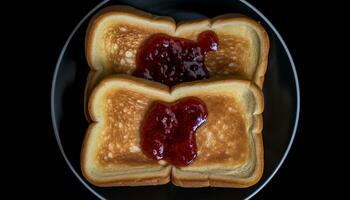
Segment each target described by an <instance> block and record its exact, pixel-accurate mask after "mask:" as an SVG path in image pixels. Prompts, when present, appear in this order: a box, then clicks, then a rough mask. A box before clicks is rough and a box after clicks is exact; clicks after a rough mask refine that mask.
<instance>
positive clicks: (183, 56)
mask: <svg viewBox="0 0 350 200" xmlns="http://www.w3.org/2000/svg"><path fill="white" fill-rule="evenodd" d="M218 43H219V39H218V37H217V35H216V34H215V33H214V32H213V31H205V32H202V33H201V34H200V35H199V36H198V39H197V42H195V41H192V40H188V39H183V38H176V37H171V36H169V35H166V34H155V35H152V36H151V37H150V38H149V39H148V40H146V42H145V43H144V45H143V47H142V48H141V49H140V50H139V52H138V53H137V59H136V66H137V68H136V70H135V71H134V72H133V75H134V76H137V77H141V78H145V79H148V80H153V81H157V82H160V83H164V84H166V85H168V86H170V87H171V86H173V85H176V84H178V83H182V82H189V81H195V80H201V79H204V78H209V73H208V70H207V68H206V67H205V65H204V55H205V53H206V52H208V51H216V50H217V49H218Z"/></svg>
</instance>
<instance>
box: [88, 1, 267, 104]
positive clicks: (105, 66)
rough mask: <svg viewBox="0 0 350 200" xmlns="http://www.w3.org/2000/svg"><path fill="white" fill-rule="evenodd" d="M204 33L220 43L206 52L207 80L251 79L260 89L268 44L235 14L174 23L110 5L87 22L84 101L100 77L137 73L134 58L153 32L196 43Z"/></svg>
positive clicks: (247, 20) (255, 26)
mask: <svg viewBox="0 0 350 200" xmlns="http://www.w3.org/2000/svg"><path fill="white" fill-rule="evenodd" d="M206 30H212V31H214V32H215V33H216V34H217V36H218V38H219V50H218V51H216V52H208V53H207V54H206V57H205V66H206V67H207V69H208V71H209V75H210V77H222V76H229V75H235V76H239V77H240V78H241V79H246V80H251V81H253V82H254V83H256V84H257V85H258V86H259V87H260V88H261V87H262V85H263V80H264V74H265V71H266V67H267V59H268V51H269V39H268V35H267V33H266V31H265V30H264V28H263V27H262V26H261V25H260V24H259V23H257V22H256V21H254V20H252V19H250V18H248V17H245V16H242V15H237V14H226V15H222V16H218V17H215V18H213V19H200V20H190V21H184V22H181V23H179V24H176V22H175V21H174V19H172V18H170V17H163V16H156V15H151V14H150V13H146V12H143V11H141V10H138V9H135V8H132V7H129V6H121V5H118V6H111V7H108V8H106V9H104V10H102V11H100V12H99V13H98V14H96V15H95V16H94V17H93V19H92V20H91V21H90V24H89V27H88V30H87V34H86V41H85V43H86V44H85V52H86V58H87V61H88V64H89V66H90V68H91V72H90V75H89V77H88V82H87V87H86V96H87V97H88V96H89V94H90V91H91V90H92V88H93V87H94V86H95V85H96V84H97V83H98V82H99V81H100V80H102V79H103V78H104V77H106V76H108V75H111V74H131V73H132V72H133V71H134V70H135V68H136V55H137V51H138V49H139V48H140V47H141V46H142V45H143V42H144V41H145V40H146V39H147V38H148V37H150V36H151V35H152V34H155V33H165V34H168V35H170V36H174V37H181V38H186V39H191V40H197V36H198V35H199V34H200V33H201V32H203V31H206Z"/></svg>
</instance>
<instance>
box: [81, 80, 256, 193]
mask: <svg viewBox="0 0 350 200" xmlns="http://www.w3.org/2000/svg"><path fill="white" fill-rule="evenodd" d="M188 96H192V97H196V98H199V99H201V100H202V101H203V102H204V103H205V105H206V107H207V109H208V118H207V121H206V122H205V123H204V124H203V125H202V126H201V127H199V128H198V130H197V131H196V138H197V139H196V143H197V147H198V151H197V158H196V159H195V160H194V161H193V163H191V164H190V165H188V166H186V167H176V166H172V165H171V164H169V163H167V162H166V161H164V160H160V161H156V160H153V159H150V158H148V157H146V156H145V155H144V154H143V152H142V149H141V147H140V126H141V124H142V121H143V119H144V117H145V115H146V113H147V111H148V110H149V107H150V105H151V104H152V102H154V101H164V102H174V101H177V100H179V99H182V98H185V97H188ZM88 105H89V106H88V110H89V114H90V116H91V119H92V121H93V122H92V123H91V124H90V126H89V128H88V130H87V134H86V137H85V140H84V143H83V148H82V153H81V167H82V171H83V175H84V176H85V177H86V178H87V180H89V181H90V182H91V183H92V184H94V185H97V186H135V185H158V184H165V183H167V182H169V181H170V180H171V181H172V182H173V183H174V184H175V185H178V186H182V187H204V186H214V187H248V186H251V185H253V184H255V183H256V182H257V181H258V180H259V179H260V177H261V175H262V172H263V144H262V135H261V131H262V112H263V96H262V92H261V90H260V89H259V88H258V87H257V86H256V85H255V84H254V83H252V82H251V81H246V80H237V79H232V78H221V79H208V80H202V81H194V82H187V83H181V84H178V85H176V86H174V87H172V88H171V89H169V87H167V86H166V85H163V84H160V83H157V82H153V81H149V80H144V79H141V78H135V77H132V76H129V75H114V76H111V77H108V78H106V79H104V80H103V81H101V82H100V83H99V84H98V85H97V86H96V87H95V88H94V90H93V92H92V94H91V97H90V99H89V104H88Z"/></svg>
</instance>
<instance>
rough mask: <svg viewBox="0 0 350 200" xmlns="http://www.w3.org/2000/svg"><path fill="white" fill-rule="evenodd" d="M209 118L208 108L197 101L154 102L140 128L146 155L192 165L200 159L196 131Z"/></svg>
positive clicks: (142, 145)
mask: <svg viewBox="0 0 350 200" xmlns="http://www.w3.org/2000/svg"><path fill="white" fill-rule="evenodd" d="M207 117H208V111H207V108H206V106H205V104H204V102H203V101H202V100H200V99H198V98H194V97H187V98H184V99H180V100H178V101H176V102H175V103H173V104H167V103H164V102H160V101H157V102H155V103H154V104H153V105H152V106H151V108H150V110H149V112H148V114H147V116H146V118H145V120H144V121H143V124H142V125H141V129H140V132H141V148H142V151H143V153H144V154H145V155H146V156H147V157H149V158H152V159H155V160H162V159H164V160H166V161H168V162H169V163H171V164H173V165H175V166H186V165H189V164H190V163H191V162H192V161H193V160H194V159H195V158H196V157H197V144H196V135H195V133H196V130H197V129H198V128H199V127H200V126H201V125H202V124H203V123H204V122H206V120H207Z"/></svg>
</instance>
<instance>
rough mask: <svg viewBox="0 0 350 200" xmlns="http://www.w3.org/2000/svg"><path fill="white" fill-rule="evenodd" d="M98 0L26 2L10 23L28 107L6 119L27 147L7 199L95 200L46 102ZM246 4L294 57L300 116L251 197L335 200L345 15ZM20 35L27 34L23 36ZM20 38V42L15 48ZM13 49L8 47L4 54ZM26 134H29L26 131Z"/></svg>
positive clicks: (325, 8) (319, 6) (299, 6)
mask: <svg viewBox="0 0 350 200" xmlns="http://www.w3.org/2000/svg"><path fill="white" fill-rule="evenodd" d="M98 2H100V1H97V0H89V1H85V2H84V3H77V2H76V3H74V2H73V1H69V0H61V1H55V2H51V1H45V2H43V3H38V2H36V3H35V2H31V3H28V7H27V4H22V6H21V12H22V9H23V10H24V11H23V12H22V14H23V18H22V19H21V20H20V21H21V23H11V24H10V25H9V27H11V28H12V26H15V27H14V30H16V31H17V30H18V31H20V35H21V37H20V38H19V39H18V40H16V43H15V45H16V48H18V47H19V48H20V49H21V52H24V53H23V55H24V56H23V57H19V56H16V58H15V60H14V62H12V63H16V65H21V69H23V72H21V73H18V72H17V73H18V74H19V76H24V77H25V78H26V79H23V81H21V82H20V83H18V85H21V90H20V91H22V92H21V94H20V96H21V98H20V99H19V100H18V99H15V100H13V101H15V102H16V103H17V101H20V100H21V99H23V96H24V97H25V98H26V99H27V100H26V101H25V102H26V103H25V105H24V107H26V108H28V109H29V111H28V112H26V114H25V115H23V114H22V115H19V116H18V115H14V116H11V117H12V118H11V119H22V121H25V122H26V123H21V124H18V123H14V125H13V124H12V123H10V125H11V126H12V128H14V129H15V130H20V131H18V132H20V135H18V134H13V135H12V136H14V137H15V139H17V140H16V141H18V140H19V139H18V137H20V136H23V137H22V138H21V139H20V140H19V141H20V143H21V144H22V143H24V144H26V145H25V148H24V149H21V150H20V153H21V154H20V155H22V157H23V159H22V160H18V158H17V157H13V156H12V154H11V156H10V157H11V158H10V159H11V161H12V159H13V160H15V161H19V162H20V165H17V164H12V165H10V168H13V169H16V170H18V171H20V173H19V176H18V177H17V178H10V180H11V182H9V183H11V184H10V187H11V188H13V187H16V186H18V185H20V188H21V191H20V192H15V193H12V195H14V197H18V196H23V195H24V196H32V195H35V196H33V197H37V198H45V199H47V198H49V199H51V197H53V198H57V199H68V198H71V197H72V195H73V197H76V198H79V199H96V198H95V196H94V195H93V194H92V193H90V192H89V191H88V190H87V189H86V188H85V187H84V186H83V185H82V184H80V182H79V181H78V179H77V178H76V177H75V176H74V175H73V173H71V171H70V169H69V168H68V166H67V165H66V163H65V161H64V159H63V157H62V156H61V153H60V151H59V149H58V146H57V143H56V140H55V137H54V133H53V130H52V126H51V116H50V109H49V108H50V105H49V100H50V90H51V79H52V76H53V71H54V67H55V64H56V61H57V59H58V56H59V53H60V51H61V48H62V47H63V45H64V43H65V41H66V39H67V38H68V36H69V34H70V33H71V31H72V30H73V28H74V27H75V26H76V25H77V23H78V22H79V21H80V20H81V19H82V18H83V17H84V16H85V14H86V13H87V12H88V11H89V10H91V9H92V8H93V7H94V6H95V5H96V4H97V3H98ZM249 2H250V3H252V4H253V5H254V6H255V7H256V8H257V9H259V10H260V11H261V12H262V13H263V14H264V15H265V16H266V17H267V18H268V19H269V20H270V21H271V22H272V24H274V25H275V27H276V28H277V30H278V31H279V32H280V34H281V36H282V37H283V38H284V40H285V42H286V44H287V46H288V47H289V50H290V52H291V54H292V56H293V58H294V62H295V65H296V68H297V72H298V76H299V82H300V87H301V113H300V121H299V128H298V132H297V135H296V138H295V141H294V144H293V146H292V148H291V151H290V153H289V155H288V157H287V159H286V160H285V162H284V164H283V165H282V167H281V168H280V170H279V171H278V172H277V174H276V175H275V176H274V178H273V179H272V180H271V181H270V182H269V183H268V184H267V186H266V187H265V188H264V189H263V190H262V191H260V192H259V193H258V194H257V195H256V196H255V197H254V198H253V199H285V198H288V199H299V198H304V197H309V198H310V197H314V195H319V194H321V196H322V195H323V194H325V195H326V194H331V195H332V197H333V198H336V197H339V195H340V193H339V192H340V191H341V189H340V188H342V187H343V186H342V185H343V184H340V183H339V182H337V181H335V180H333V178H334V177H339V176H340V177H342V176H343V175H342V172H341V168H342V167H343V165H341V166H340V167H339V168H338V170H339V171H334V172H330V171H332V170H331V169H330V167H331V166H332V165H334V163H338V162H339V160H340V155H339V154H337V153H335V154H333V153H331V151H329V150H330V149H337V150H339V151H341V150H343V149H344V146H341V145H340V144H339V145H337V144H338V142H339V140H342V138H344V137H345V136H343V134H345V133H346V132H345V131H344V130H341V129H342V128H341V127H340V128H338V127H339V126H332V125H331V124H332V122H333V121H335V120H338V119H337V118H342V117H340V116H338V115H330V114H328V113H331V112H332V111H333V110H334V106H330V105H337V104H341V103H342V102H345V101H346V100H345V97H343V96H341V95H340V96H339V95H338V92H339V91H341V89H340V88H339V87H333V86H331V83H335V84H336V85H346V84H345V82H346V79H341V78H338V79H336V81H332V78H334V75H333V74H332V72H333V71H337V72H338V74H337V76H340V75H339V74H342V73H344V72H345V69H344V68H345V66H344V65H343V64H342V63H338V62H339V60H340V59H339V57H342V56H341V52H339V51H340V50H339V49H337V48H335V47H333V45H334V44H337V45H338V44H343V43H344V45H345V42H346V41H344V40H342V39H341V38H342V36H341V34H342V28H341V26H337V25H340V24H342V23H341V22H340V20H339V19H341V18H343V16H338V15H344V18H345V16H346V13H345V14H344V13H340V12H337V11H335V14H333V13H332V14H330V13H331V12H330V11H334V9H335V8H336V9H338V8H340V7H341V6H340V5H337V4H336V5H335V4H334V3H330V2H326V3H321V2H319V1H315V2H311V1H308V2H309V3H308V4H305V2H304V1H293V0H285V1H271V0H265V1H259V0H249ZM33 7H35V8H33ZM18 12H19V11H18ZM331 17H335V18H336V19H337V20H334V18H331ZM5 19H6V18H5ZM5 21H6V20H5ZM342 25H344V24H342ZM23 32H24V33H25V34H21V33H23ZM338 32H339V34H338ZM334 33H336V34H334ZM11 34H12V33H10V35H11ZM14 36H15V37H17V35H14ZM22 40H24V41H25V42H26V43H21V41H22ZM27 43H29V44H28V45H27ZM24 44H25V45H24ZM12 46H14V45H12ZM17 51H18V50H14V51H13V50H12V49H11V52H10V53H11V54H14V53H13V52H17ZM26 55H27V56H28V58H27V57H26ZM334 56H335V57H334ZM21 61H22V62H23V61H24V63H23V64H22V63H21ZM19 63H21V64H19ZM347 66H349V64H347ZM15 69H17V68H15ZM27 71H28V73H27ZM29 73H30V75H29ZM4 78H6V77H4ZM27 80H28V81H27ZM41 80H43V81H41ZM16 86H17V85H16ZM23 86H24V87H23ZM5 88H6V87H5ZM325 91H327V92H325ZM16 93H18V90H11V91H10V93H9V94H16ZM329 93H332V94H335V96H336V97H337V98H332V100H328V99H327V98H326V97H327V95H329ZM16 100H17V101H16ZM22 106H23V103H22ZM17 109H18V110H16V114H18V113H19V112H21V111H22V110H21V108H19V107H18V108H17ZM11 113H13V112H11ZM23 119H26V120H23ZM339 120H340V119H339ZM12 121H13V120H12ZM14 121H15V120H14ZM43 127H44V128H43ZM29 128H30V129H32V130H34V131H29ZM22 129H23V130H22ZM29 141H30V142H29ZM28 144H29V145H28ZM27 146H28V147H27ZM340 148H342V149H340ZM22 157H21V158H22ZM23 163H25V165H23ZM24 166H29V167H27V168H24ZM17 168H18V169H17ZM17 174H18V173H17ZM339 174H340V175H339ZM28 175H29V176H28ZM27 176H28V178H27ZM24 177H25V178H24ZM331 179H332V181H330V180H331ZM19 182H20V184H19ZM22 189H24V191H23V190H22ZM332 189H336V190H332ZM22 191H23V192H22Z"/></svg>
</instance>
